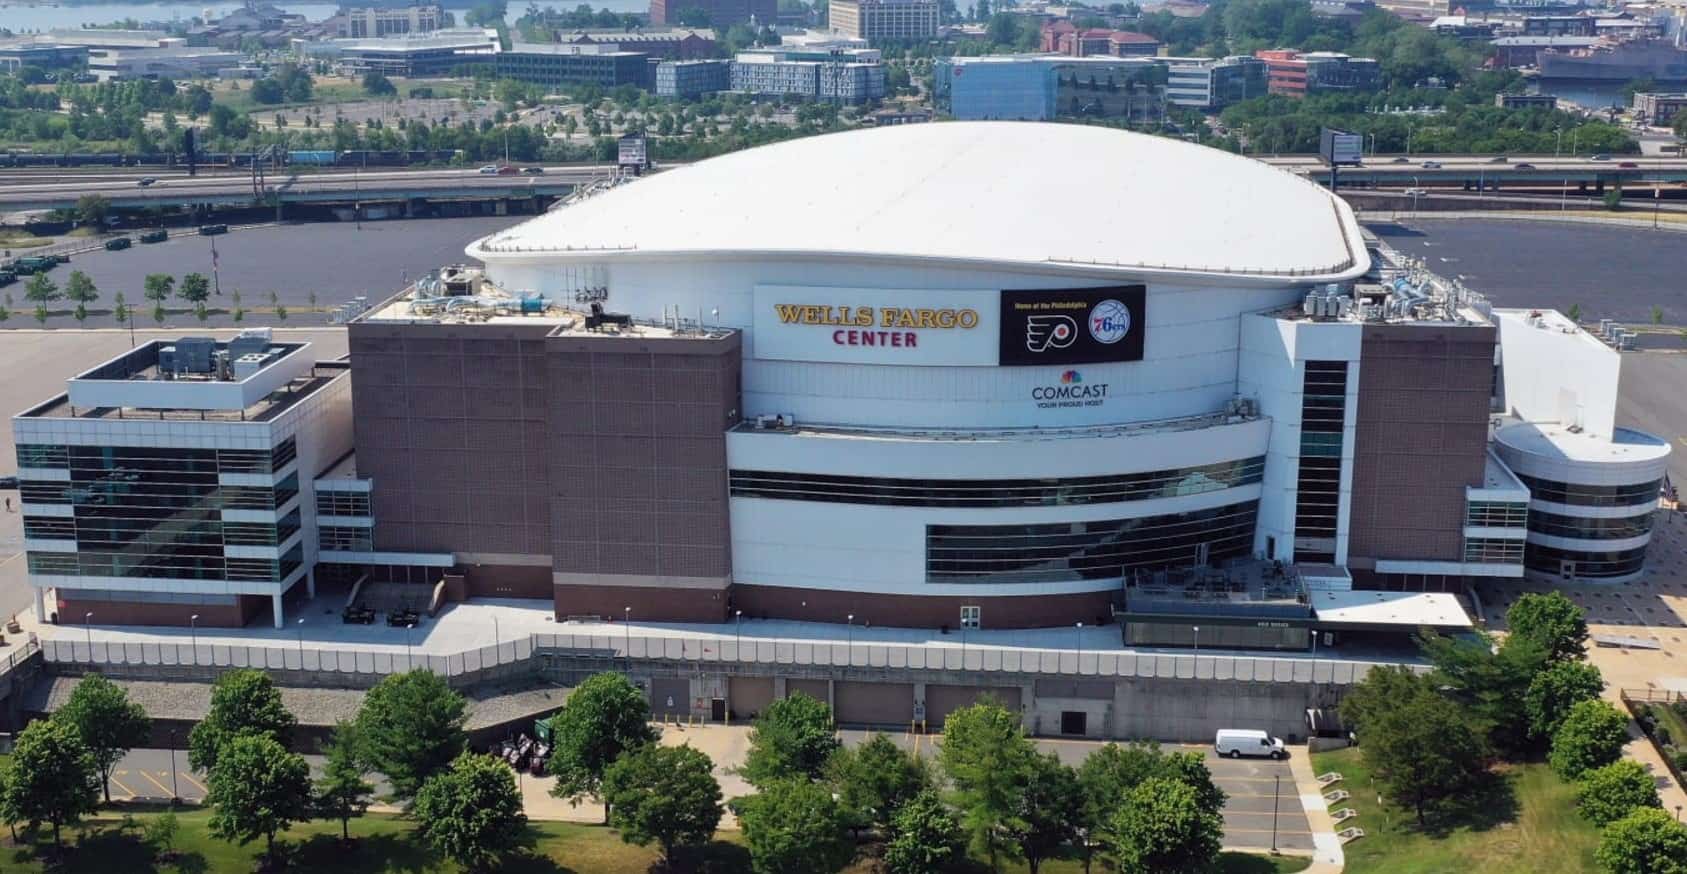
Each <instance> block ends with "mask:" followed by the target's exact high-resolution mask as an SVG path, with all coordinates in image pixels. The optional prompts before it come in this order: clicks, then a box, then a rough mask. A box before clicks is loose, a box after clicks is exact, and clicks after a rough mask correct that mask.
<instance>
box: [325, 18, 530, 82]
mask: <svg viewBox="0 0 1687 874" xmlns="http://www.w3.org/2000/svg"><path fill="white" fill-rule="evenodd" d="M500 47H501V44H500V42H499V40H498V31H497V30H495V29H492V28H479V27H463V28H448V29H444V30H435V31H431V32H428V33H419V34H417V33H413V34H407V35H404V36H392V37H384V38H380V39H347V40H324V41H322V42H321V43H305V44H301V48H302V49H303V50H304V51H305V52H307V53H308V54H310V55H312V56H320V57H335V58H338V60H339V63H340V66H341V68H342V69H343V70H345V72H346V73H348V74H350V75H353V76H361V75H363V74H365V73H380V74H382V75H385V76H441V75H445V74H447V73H450V72H452V71H454V70H459V69H462V68H465V67H473V66H486V67H491V66H493V65H494V63H495V61H496V57H495V56H496V55H497V54H498V52H499V50H500Z"/></svg>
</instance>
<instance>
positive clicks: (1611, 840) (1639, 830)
mask: <svg viewBox="0 0 1687 874" xmlns="http://www.w3.org/2000/svg"><path fill="white" fill-rule="evenodd" d="M1593 858H1594V860H1595V861H1597V862H1598V863H1599V866H1600V867H1601V868H1604V869H1605V871H1606V872H1608V874H1687V826H1683V825H1682V824H1681V823H1679V822H1676V821H1675V820H1674V819H1672V818H1671V817H1670V815H1669V814H1667V813H1665V812H1663V811H1662V810H1660V809H1658V808H1656V807H1643V808H1640V809H1639V810H1636V811H1634V812H1632V813H1630V814H1629V815H1627V816H1625V817H1623V818H1622V819H1619V820H1617V821H1616V822H1613V823H1611V824H1610V825H1608V826H1606V827H1605V834H1604V835H1603V836H1602V837H1601V838H1600V840H1599V849H1597V850H1595V851H1594V853H1593Z"/></svg>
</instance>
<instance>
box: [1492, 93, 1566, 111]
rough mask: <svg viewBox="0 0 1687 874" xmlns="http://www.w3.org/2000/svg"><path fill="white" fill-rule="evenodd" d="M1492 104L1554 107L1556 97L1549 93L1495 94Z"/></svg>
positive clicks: (1518, 107) (1507, 107)
mask: <svg viewBox="0 0 1687 874" xmlns="http://www.w3.org/2000/svg"><path fill="white" fill-rule="evenodd" d="M1494 105H1495V106H1498V107H1499V108H1501V109H1556V108H1558V98H1557V97H1554V96H1553V95H1551V94H1495V95H1494Z"/></svg>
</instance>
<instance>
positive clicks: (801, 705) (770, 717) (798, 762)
mask: <svg viewBox="0 0 1687 874" xmlns="http://www.w3.org/2000/svg"><path fill="white" fill-rule="evenodd" d="M838 746H839V743H838V737H837V734H836V733H835V731H834V730H833V727H832V708H830V707H827V706H826V705H825V704H824V703H822V702H820V701H817V700H815V699H814V698H810V697H809V696H807V695H804V694H802V693H800V692H799V693H796V694H794V695H791V696H789V697H786V698H782V699H780V700H778V701H775V702H773V703H772V704H771V705H769V706H768V708H767V710H766V711H765V712H763V713H762V715H761V716H759V717H757V718H756V722H755V728H754V729H753V730H751V732H750V750H749V753H748V754H747V755H746V756H745V757H744V765H743V767H742V768H740V769H739V773H740V774H742V775H743V777H744V779H745V780H748V781H749V782H750V784H751V785H753V786H756V787H762V786H766V785H768V784H770V783H773V782H775V781H778V780H786V779H797V778H801V779H805V780H814V779H818V778H820V777H821V776H822V775H823V774H824V772H825V768H826V762H827V761H828V760H829V759H830V758H831V756H832V753H833V752H834V751H836V750H837V749H838Z"/></svg>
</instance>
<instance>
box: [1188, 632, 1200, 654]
mask: <svg viewBox="0 0 1687 874" xmlns="http://www.w3.org/2000/svg"><path fill="white" fill-rule="evenodd" d="M1189 627H1190V628H1193V629H1195V656H1196V657H1197V658H1199V657H1200V655H1201V626H1199V625H1191V626H1189Z"/></svg>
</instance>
